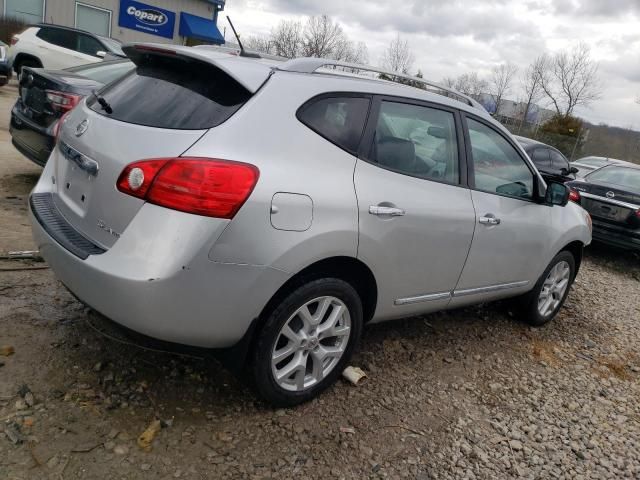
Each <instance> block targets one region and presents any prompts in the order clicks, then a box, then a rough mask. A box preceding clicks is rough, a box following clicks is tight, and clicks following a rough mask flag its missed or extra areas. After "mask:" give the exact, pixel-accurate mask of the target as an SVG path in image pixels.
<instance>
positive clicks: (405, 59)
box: [382, 34, 415, 74]
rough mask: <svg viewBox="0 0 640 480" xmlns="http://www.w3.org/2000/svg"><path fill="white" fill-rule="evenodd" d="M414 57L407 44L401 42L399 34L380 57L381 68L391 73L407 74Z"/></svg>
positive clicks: (403, 41) (404, 41)
mask: <svg viewBox="0 0 640 480" xmlns="http://www.w3.org/2000/svg"><path fill="white" fill-rule="evenodd" d="M414 61H415V56H414V55H413V53H412V52H411V49H410V48H409V42H407V41H406V40H403V39H402V38H401V37H400V34H398V35H397V36H396V38H395V39H394V40H392V41H391V43H390V44H389V46H388V47H387V49H386V50H385V52H384V54H383V55H382V66H383V67H384V68H386V69H387V70H390V71H392V72H401V73H405V74H406V73H409V71H410V70H411V67H413V62H414Z"/></svg>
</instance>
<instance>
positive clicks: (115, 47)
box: [100, 37, 125, 57]
mask: <svg viewBox="0 0 640 480" xmlns="http://www.w3.org/2000/svg"><path fill="white" fill-rule="evenodd" d="M100 40H101V41H102V43H104V45H105V46H106V47H107V48H108V49H109V50H110V51H111V53H115V54H116V55H120V56H122V57H124V56H125V54H124V52H123V51H122V45H120V42H116V41H115V40H114V39H113V38H107V37H100Z"/></svg>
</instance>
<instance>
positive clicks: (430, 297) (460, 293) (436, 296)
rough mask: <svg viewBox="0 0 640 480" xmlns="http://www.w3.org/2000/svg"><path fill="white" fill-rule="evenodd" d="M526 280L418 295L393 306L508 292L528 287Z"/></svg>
mask: <svg viewBox="0 0 640 480" xmlns="http://www.w3.org/2000/svg"><path fill="white" fill-rule="evenodd" d="M528 284H529V281H528V280H523V281H521V282H511V283H501V284H499V285H489V286H488V287H476V288H467V289H464V290H454V291H453V292H442V293H429V294H426V295H418V296H416V297H407V298H398V299H397V300H395V301H394V302H393V304H394V305H411V304H414V303H422V302H434V301H436V300H445V299H447V298H451V297H466V296H467V295H477V294H479V293H491V292H499V291H500V290H508V289H510V288H518V287H524V286H525V285H528Z"/></svg>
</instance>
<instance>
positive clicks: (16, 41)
mask: <svg viewBox="0 0 640 480" xmlns="http://www.w3.org/2000/svg"><path fill="white" fill-rule="evenodd" d="M18 40H20V37H18V35H13V36H12V37H11V45H12V46H13V45H15V44H16V43H18Z"/></svg>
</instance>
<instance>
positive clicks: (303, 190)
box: [185, 74, 358, 274]
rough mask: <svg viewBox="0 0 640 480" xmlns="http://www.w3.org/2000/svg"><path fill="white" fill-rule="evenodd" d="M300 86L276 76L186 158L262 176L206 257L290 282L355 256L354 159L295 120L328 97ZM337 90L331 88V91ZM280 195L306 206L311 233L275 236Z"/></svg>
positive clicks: (310, 85)
mask: <svg viewBox="0 0 640 480" xmlns="http://www.w3.org/2000/svg"><path fill="white" fill-rule="evenodd" d="M300 80H301V79H300V78H299V76H298V75H294V74H275V75H274V77H273V78H272V79H271V80H269V81H268V82H267V84H266V85H265V86H264V87H263V88H262V90H260V91H259V92H258V93H256V95H255V96H254V97H253V98H252V99H251V100H250V101H249V102H248V103H247V104H246V105H245V106H244V107H243V108H242V109H240V110H239V111H238V112H237V113H236V114H235V115H234V116H233V117H231V118H230V119H229V120H227V121H226V122H225V123H223V124H222V125H220V126H218V127H216V128H214V129H212V130H210V131H209V132H208V133H207V134H206V135H205V136H204V137H203V138H202V139H201V140H200V141H198V142H197V143H196V144H195V145H193V146H192V148H191V149H189V150H188V151H187V152H185V155H189V156H202V157H213V158H221V159H228V160H235V161H240V162H246V163H250V164H253V165H255V166H257V167H258V168H259V169H260V178H259V180H258V183H257V185H256V187H255V189H254V191H253V193H252V194H251V196H250V198H249V199H248V201H247V202H246V203H245V205H244V206H243V207H242V209H241V210H240V211H239V212H238V214H237V215H236V217H235V218H234V219H233V221H232V222H231V223H230V224H229V225H228V227H227V228H226V229H225V231H224V232H223V234H222V235H221V236H220V238H219V239H218V241H217V242H216V244H215V246H214V247H213V248H212V249H211V251H210V253H209V258H210V260H212V261H215V262H220V263H236V264H249V265H259V266H262V265H265V266H271V267H273V268H276V269H279V270H282V271H284V272H287V273H289V274H294V273H296V272H298V271H300V270H301V269H303V268H304V267H306V266H307V265H310V264H312V263H314V262H315V261H317V260H321V259H324V258H328V257H332V256H350V257H355V256H356V253H357V244H358V212H357V200H356V195H355V190H354V186H353V171H354V168H355V163H356V157H354V156H353V155H351V154H349V153H347V152H346V151H344V150H342V149H340V148H339V147H337V146H335V145H333V144H332V143H330V142H329V141H327V140H325V139H324V138H323V137H321V136H320V135H318V134H316V133H314V132H313V131H312V130H311V129H309V128H308V127H306V126H305V125H304V124H302V123H301V122H300V121H299V120H298V119H297V118H296V111H297V109H298V108H299V107H300V106H301V105H302V104H303V103H305V102H306V101H307V100H309V99H310V98H312V97H314V96H315V95H317V94H320V93H323V92H325V91H327V90H328V91H331V88H330V87H327V82H326V81H322V82H320V81H317V80H315V79H313V78H309V77H307V78H305V79H304V80H303V81H300ZM339 90H340V88H338V87H337V86H336V89H335V91H339ZM277 193H293V194H302V195H307V196H308V197H310V198H311V201H312V219H311V226H310V227H309V228H308V229H306V230H305V231H286V230H279V229H276V228H274V226H273V225H272V222H271V212H270V207H271V203H272V199H273V197H274V195H275V194H277Z"/></svg>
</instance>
